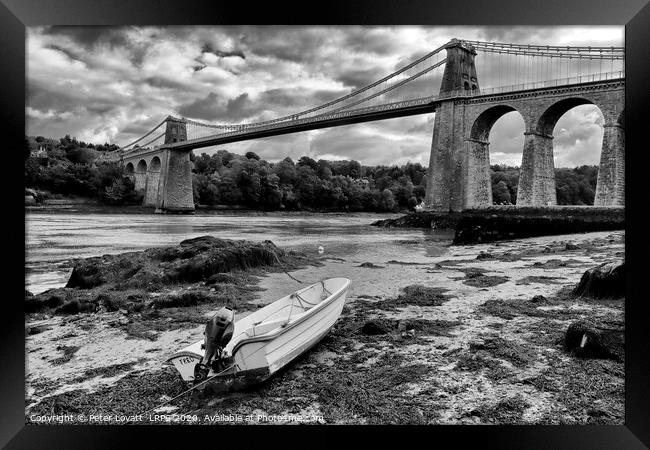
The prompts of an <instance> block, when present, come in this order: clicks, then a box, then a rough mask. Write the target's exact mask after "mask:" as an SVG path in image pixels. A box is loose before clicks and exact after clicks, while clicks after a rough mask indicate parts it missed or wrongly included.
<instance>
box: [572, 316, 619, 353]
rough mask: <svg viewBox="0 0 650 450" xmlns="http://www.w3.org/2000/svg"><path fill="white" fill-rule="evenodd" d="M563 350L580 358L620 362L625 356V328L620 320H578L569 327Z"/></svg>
mask: <svg viewBox="0 0 650 450" xmlns="http://www.w3.org/2000/svg"><path fill="white" fill-rule="evenodd" d="M564 348H565V350H566V351H568V352H570V353H573V354H574V355H576V356H578V357H580V358H603V359H614V360H621V359H623V357H624V355H625V326H624V323H623V321H622V320H610V321H594V320H579V321H577V322H573V323H572V324H571V325H569V328H568V329H567V331H566V333H565V335H564Z"/></svg>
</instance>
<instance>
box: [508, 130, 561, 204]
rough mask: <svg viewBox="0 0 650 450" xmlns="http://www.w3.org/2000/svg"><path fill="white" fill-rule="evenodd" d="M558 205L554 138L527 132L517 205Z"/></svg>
mask: <svg viewBox="0 0 650 450" xmlns="http://www.w3.org/2000/svg"><path fill="white" fill-rule="evenodd" d="M556 204H557V196H556V193H555V167H554V164H553V136H552V135H548V134H544V133H539V132H535V131H527V132H525V133H524V152H523V156H522V161H521V169H520V171H519V188H518V190H517V205H518V206H553V205H556Z"/></svg>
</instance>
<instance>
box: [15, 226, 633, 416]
mask: <svg viewBox="0 0 650 450" xmlns="http://www.w3.org/2000/svg"><path fill="white" fill-rule="evenodd" d="M623 257H624V234H623V233H622V232H620V231H616V232H598V233H585V234H580V235H570V236H568V235H565V236H547V237H542V238H528V239H521V240H516V241H505V242H494V243H483V244H476V245H465V246H461V247H451V248H450V251H449V252H448V253H447V254H445V255H443V256H440V257H435V258H430V262H428V263H426V264H420V263H412V264H406V265H404V264H402V265H401V266H400V269H399V271H398V272H399V273H396V272H394V271H392V272H390V273H391V274H393V273H395V275H391V276H398V277H400V278H401V279H403V280H405V283H404V284H402V285H395V286H391V287H390V289H388V287H386V288H383V289H386V290H382V291H381V292H391V293H390V294H382V293H380V291H373V290H372V286H371V285H367V284H365V283H364V281H363V278H364V274H369V273H372V274H379V275H381V273H383V272H385V273H386V274H388V273H389V272H387V271H389V270H393V269H392V267H395V264H396V263H397V262H396V261H373V262H368V261H354V260H349V261H345V260H341V261H332V262H327V261H325V260H316V259H313V258H308V257H306V256H304V255H301V254H299V253H296V252H286V251H284V250H282V249H280V248H278V247H276V246H275V245H273V243H271V242H269V241H266V242H246V241H226V240H220V239H215V238H209V237H202V238H197V239H191V240H188V241H183V242H182V243H181V244H180V245H178V246H173V247H163V248H157V249H149V250H146V251H143V252H131V253H127V254H121V255H113V256H109V255H105V256H102V257H98V258H89V259H86V260H79V261H76V262H75V263H74V269H73V274H72V276H71V278H70V281H69V282H68V287H66V288H62V289H56V290H50V291H47V292H44V293H42V294H39V295H37V296H30V295H28V294H26V295H27V298H26V302H27V304H28V305H29V308H31V309H30V310H29V312H28V314H27V315H26V322H27V324H26V334H27V337H26V338H27V352H28V353H27V358H28V378H27V391H28V393H27V397H28V398H27V399H26V416H27V421H28V422H32V423H35V420H34V419H33V418H34V417H35V416H37V415H39V414H64V413H75V414H99V413H102V414H124V415H135V414H138V413H142V412H143V411H146V410H147V409H150V408H153V407H155V406H156V405H158V404H160V403H162V402H164V401H165V400H167V399H169V398H171V397H173V396H175V395H177V394H178V393H180V392H182V390H183V389H185V385H184V383H182V381H181V380H180V378H179V377H178V376H177V374H176V373H175V370H174V369H173V368H172V367H171V366H170V365H169V364H168V363H165V359H166V357H167V356H169V355H170V354H171V353H172V352H173V351H175V350H176V349H178V348H180V347H181V346H183V345H187V344H189V343H190V342H193V341H194V340H196V339H198V338H199V337H200V336H201V334H202V332H203V323H204V321H205V319H206V317H207V316H208V315H209V314H210V313H211V312H212V311H214V310H215V309H217V308H218V307H219V306H221V305H222V304H224V303H225V302H226V301H232V300H233V299H234V301H235V303H236V308H237V312H238V314H239V313H244V314H245V312H246V311H247V310H254V309H256V308H257V307H259V306H261V305H263V304H264V302H266V301H272V300H274V298H273V295H263V294H264V292H265V289H267V288H268V286H270V284H269V283H271V284H273V283H275V285H277V284H278V280H281V279H287V280H288V278H287V276H286V275H285V274H284V273H282V272H283V270H285V269H286V270H291V273H292V274H293V275H295V276H296V277H297V278H299V279H313V278H314V277H315V276H316V274H319V273H322V271H323V269H326V268H327V267H326V266H327V264H338V266H337V267H338V269H337V270H339V271H344V272H346V273H347V274H348V275H347V276H349V277H350V278H352V279H353V284H355V285H356V288H355V289H353V291H352V292H351V294H350V297H349V300H348V302H347V304H346V306H345V308H344V311H343V314H342V316H341V318H340V319H339V321H338V322H337V324H336V325H335V327H334V328H333V329H332V330H331V331H330V333H329V334H328V335H327V336H326V338H325V339H324V340H323V341H321V343H320V344H319V345H318V346H316V347H314V349H313V350H311V351H310V352H309V353H307V354H306V355H305V356H304V357H302V358H301V359H300V360H298V361H296V362H295V363H294V364H292V365H291V367H289V368H288V369H287V370H284V371H282V372H281V373H280V374H278V375H277V376H275V377H274V378H272V379H271V380H269V381H268V382H267V383H265V384H264V385H262V386H259V387H258V388H255V389H253V390H251V391H246V392H240V393H233V394H232V395H226V396H221V397H218V398H202V397H200V396H187V397H183V398H181V399H179V400H177V401H175V402H174V403H173V404H172V405H170V406H168V407H166V409H162V410H157V411H158V412H164V411H166V412H169V413H177V414H189V415H195V416H196V417H197V418H198V422H197V423H213V421H210V420H207V419H206V418H208V417H214V416H215V414H227V415H228V414H229V415H234V416H236V417H237V416H242V417H243V416H247V415H251V414H254V415H256V417H258V422H259V423H265V421H264V420H263V419H262V420H260V419H259V417H268V416H270V415H277V416H282V415H284V416H286V415H292V414H293V415H299V416H301V417H312V418H313V420H312V421H311V422H313V423H323V422H325V423H351V424H357V423H428V424H447V423H455V424H461V423H466V424H479V423H480V424H493V423H494V424H497V423H498V424H506V423H518V424H533V423H534V424H546V423H554V424H558V423H562V424H587V423H596V424H622V423H623V419H624V352H623V351H622V349H623V346H624V342H623V340H622V339H623V338H622V336H623V331H624V297H622V296H621V290H620V280H622V279H623V278H622V271H623V270H624V266H622V265H620V264H618V263H617V262H616V261H620V260H621V259H622V258H623ZM324 264H325V267H323V265H324ZM596 267H598V268H597V269H595V268H596ZM389 278H390V277H386V283H394V282H393V281H391V280H390V279H389ZM410 280H417V282H410ZM617 280H618V281H617ZM407 283H410V284H407ZM285 284H287V283H285ZM617 286H618V287H617ZM283 289H284V291H290V290H291V289H293V288H292V287H291V288H289V285H288V284H287V286H285V287H284V288H283ZM266 292H267V294H268V292H270V291H266ZM598 292H601V293H602V292H605V294H604V295H602V296H601V295H599V294H598ZM285 293H286V292H285ZM75 302H76V303H75ZM30 417H32V419H30ZM150 420H151V419H150V418H146V417H145V418H144V419H143V421H144V422H148V421H150ZM153 422H154V423H159V422H156V421H153ZM226 423H228V422H227V421H226Z"/></svg>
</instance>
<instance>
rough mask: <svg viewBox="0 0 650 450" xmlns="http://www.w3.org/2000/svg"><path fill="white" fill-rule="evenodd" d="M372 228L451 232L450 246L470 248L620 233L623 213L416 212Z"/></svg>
mask: <svg viewBox="0 0 650 450" xmlns="http://www.w3.org/2000/svg"><path fill="white" fill-rule="evenodd" d="M372 225H374V226H378V227H385V228H428V229H431V228H434V229H454V230H455V236H454V244H473V243H481V242H494V241H500V240H506V239H519V238H526V237H534V236H550V235H560V234H569V233H585V232H591V231H605V230H607V231H609V230H623V229H624V228H625V209H624V208H622V207H594V206H554V207H543V208H541V207H540V208H538V207H522V206H491V207H484V208H475V209H467V210H465V211H462V212H449V213H439V212H433V211H420V212H414V213H410V214H407V215H405V216H402V217H398V218H396V219H385V220H378V221H375V222H374V223H372Z"/></svg>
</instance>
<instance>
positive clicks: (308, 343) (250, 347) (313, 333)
mask: <svg viewBox="0 0 650 450" xmlns="http://www.w3.org/2000/svg"><path fill="white" fill-rule="evenodd" d="M334 280H345V281H344V282H340V283H341V284H342V286H341V287H340V288H339V289H337V290H336V291H335V292H334V293H332V294H331V295H330V297H328V298H327V299H325V300H323V301H322V302H321V303H319V304H317V305H316V306H314V307H313V308H312V310H307V312H306V313H304V314H301V315H298V317H297V318H296V319H295V320H293V321H288V322H287V323H286V324H285V325H284V326H281V327H278V328H275V329H274V330H273V332H270V333H266V334H262V335H259V336H254V337H246V338H245V339H241V340H239V341H237V342H236V343H234V344H233V345H232V347H231V348H230V349H228V347H226V348H227V349H228V350H230V354H232V355H233V357H232V358H233V362H234V368H233V369H232V370H229V371H226V373H224V374H221V375H217V374H215V373H212V372H211V373H210V374H209V375H208V376H209V377H211V376H213V377H214V378H212V379H211V380H210V381H209V382H207V383H205V384H204V385H203V386H204V388H203V389H202V390H203V391H209V392H218V391H224V390H237V389H241V388H246V387H248V386H251V385H254V384H257V383H260V382H263V381H265V380H267V379H268V378H270V377H271V376H273V375H274V374H275V373H277V372H278V371H279V370H281V369H282V368H284V367H286V366H287V365H288V364H290V363H291V362H292V361H294V360H295V359H296V358H298V357H299V356H300V355H302V354H304V353H305V352H306V351H308V350H309V349H310V348H312V347H313V346H314V345H316V344H317V343H318V342H320V341H321V340H322V339H323V338H324V337H325V336H326V335H327V333H328V332H329V330H330V329H331V328H332V326H333V325H334V324H335V323H336V321H337V319H338V318H339V316H340V315H341V312H342V310H343V306H344V305H345V300H346V296H347V290H348V288H349V280H347V279H334ZM328 281H329V280H325V282H328ZM333 285H334V284H333ZM313 286H316V285H312V286H310V287H309V288H311V287H313ZM325 286H326V285H325V284H323V289H325ZM328 286H329V285H328ZM334 286H336V285H334ZM309 288H306V289H309ZM299 292H300V291H299ZM242 322H243V321H242ZM238 323H241V322H238ZM236 326H237V325H236ZM201 357H202V354H201V351H200V342H197V343H195V344H193V345H192V346H190V347H188V348H186V349H184V350H182V351H180V352H178V353H176V354H175V355H173V356H172V357H171V358H170V359H169V360H170V361H171V362H172V363H173V364H174V366H175V367H176V369H177V370H178V371H179V373H180V374H181V376H182V377H183V379H184V380H186V381H191V380H193V377H194V365H195V364H196V363H198V362H199V361H200V359H201ZM215 375H217V376H215Z"/></svg>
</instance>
